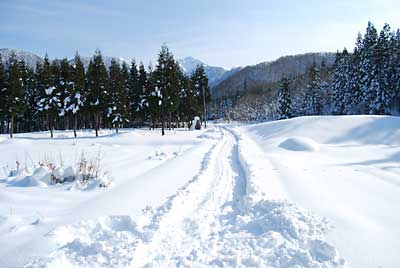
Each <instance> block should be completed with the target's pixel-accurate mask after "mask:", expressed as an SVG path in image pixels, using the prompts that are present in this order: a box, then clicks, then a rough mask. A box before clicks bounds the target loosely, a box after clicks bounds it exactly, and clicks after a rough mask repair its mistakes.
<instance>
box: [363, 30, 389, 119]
mask: <svg viewBox="0 0 400 268" xmlns="http://www.w3.org/2000/svg"><path fill="white" fill-rule="evenodd" d="M390 40H391V32H390V27H389V25H388V24H385V26H384V27H383V30H382V31H381V32H380V34H379V37H378V40H377V43H376V46H375V53H374V65H375V73H376V75H375V76H374V77H373V79H372V81H371V84H370V89H369V93H370V94H373V96H371V103H370V106H369V113H370V114H381V115H385V114H390V111H389V105H390V102H391V100H392V97H393V96H394V94H393V93H392V87H391V85H390V80H391V78H390V75H391V73H390V65H389V64H390V57H391V50H390Z"/></svg>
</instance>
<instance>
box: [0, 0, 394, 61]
mask: <svg viewBox="0 0 400 268" xmlns="http://www.w3.org/2000/svg"><path fill="white" fill-rule="evenodd" d="M399 10H400V1H398V0H397V1H396V0H353V1H351V0H347V1H346V0H330V1H324V0H322V1H321V0H308V1H307V0H303V1H300V0H298V1H295V0H280V1H272V0H198V1H194V0H186V1H184V0H159V1H155V0H141V1H137V0H113V1H111V0H108V1H101V0H64V1H63V0H0V48H3V47H8V48H15V49H19V50H26V51H30V52H33V53H36V54H38V55H40V56H44V54H45V53H46V52H47V53H48V55H49V57H50V58H56V57H57V58H63V57H68V58H72V57H73V56H74V55H75V52H76V51H78V52H79V54H80V55H82V56H91V55H93V53H94V51H95V50H96V49H100V50H101V51H102V53H103V55H107V56H115V57H122V58H124V59H126V60H128V61H130V60H131V59H133V58H135V59H136V61H143V62H144V63H145V64H148V63H149V62H152V63H153V64H155V61H156V58H157V53H158V51H159V50H160V47H161V45H162V44H163V43H165V44H166V45H167V46H168V47H169V48H170V50H171V51H172V52H173V54H174V56H175V58H183V57H186V56H192V57H195V58H198V59H200V60H202V61H203V62H205V63H207V64H209V65H215V66H221V67H224V68H227V69H229V68H231V67H236V66H246V65H252V64H257V63H260V62H263V61H271V60H274V59H277V58H279V57H280V56H284V55H292V54H299V53H306V52H322V51H328V52H335V51H336V50H338V49H343V48H344V47H347V48H348V49H350V50H351V49H352V48H353V46H354V43H355V39H356V36H357V33H358V32H361V33H364V31H365V28H366V26H367V23H368V21H372V22H373V23H374V25H375V26H376V27H377V28H378V29H379V30H380V29H381V28H382V26H383V24H384V23H385V22H387V23H389V24H390V26H391V27H392V28H393V29H397V28H400V16H399Z"/></svg>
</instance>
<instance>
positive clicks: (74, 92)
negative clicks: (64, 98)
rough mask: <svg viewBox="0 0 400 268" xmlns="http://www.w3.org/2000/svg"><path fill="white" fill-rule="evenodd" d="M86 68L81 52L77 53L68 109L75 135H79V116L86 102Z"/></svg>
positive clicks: (73, 67)
mask: <svg viewBox="0 0 400 268" xmlns="http://www.w3.org/2000/svg"><path fill="white" fill-rule="evenodd" d="M85 79H86V78H85V68H84V66H83V63H82V61H81V58H80V57H79V54H78V53H76V54H75V58H74V65H73V66H72V85H73V87H72V89H71V92H70V95H69V99H68V104H67V110H68V112H69V113H72V118H73V121H74V123H73V128H74V137H75V138H76V137H77V134H76V130H77V128H78V116H79V114H81V112H82V110H83V109H84V103H85V95H84V92H85V83H86V80H85Z"/></svg>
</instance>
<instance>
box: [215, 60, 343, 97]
mask: <svg viewBox="0 0 400 268" xmlns="http://www.w3.org/2000/svg"><path fill="white" fill-rule="evenodd" d="M334 61H335V53H307V54H301V55H294V56H284V57H281V58H279V59H277V60H275V61H272V62H263V63H260V64H257V65H253V66H247V67H244V68H242V69H240V70H238V71H237V72H235V73H234V74H232V75H231V76H229V77H228V78H226V79H225V80H223V81H221V83H219V84H218V85H216V86H215V87H214V89H213V90H212V94H213V97H214V98H219V97H222V96H227V95H232V94H235V93H237V92H242V91H244V90H255V89H263V88H267V87H268V85H270V84H272V83H276V82H278V81H279V80H280V79H281V78H282V77H283V76H284V75H286V76H288V77H295V76H298V75H302V74H304V73H305V72H306V70H307V68H308V67H309V66H310V65H311V64H312V63H313V62H315V63H316V64H318V65H321V63H322V62H325V64H326V65H328V66H329V65H332V64H333V63H334Z"/></svg>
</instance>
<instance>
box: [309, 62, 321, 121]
mask: <svg viewBox="0 0 400 268" xmlns="http://www.w3.org/2000/svg"><path fill="white" fill-rule="evenodd" d="M308 79H309V83H308V85H307V92H306V95H305V98H304V111H305V114H306V115H321V114H322V109H323V105H322V97H321V94H322V84H321V77H320V71H319V68H318V67H317V65H316V63H315V62H314V63H313V65H312V66H311V67H310V68H309V70H308Z"/></svg>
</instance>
